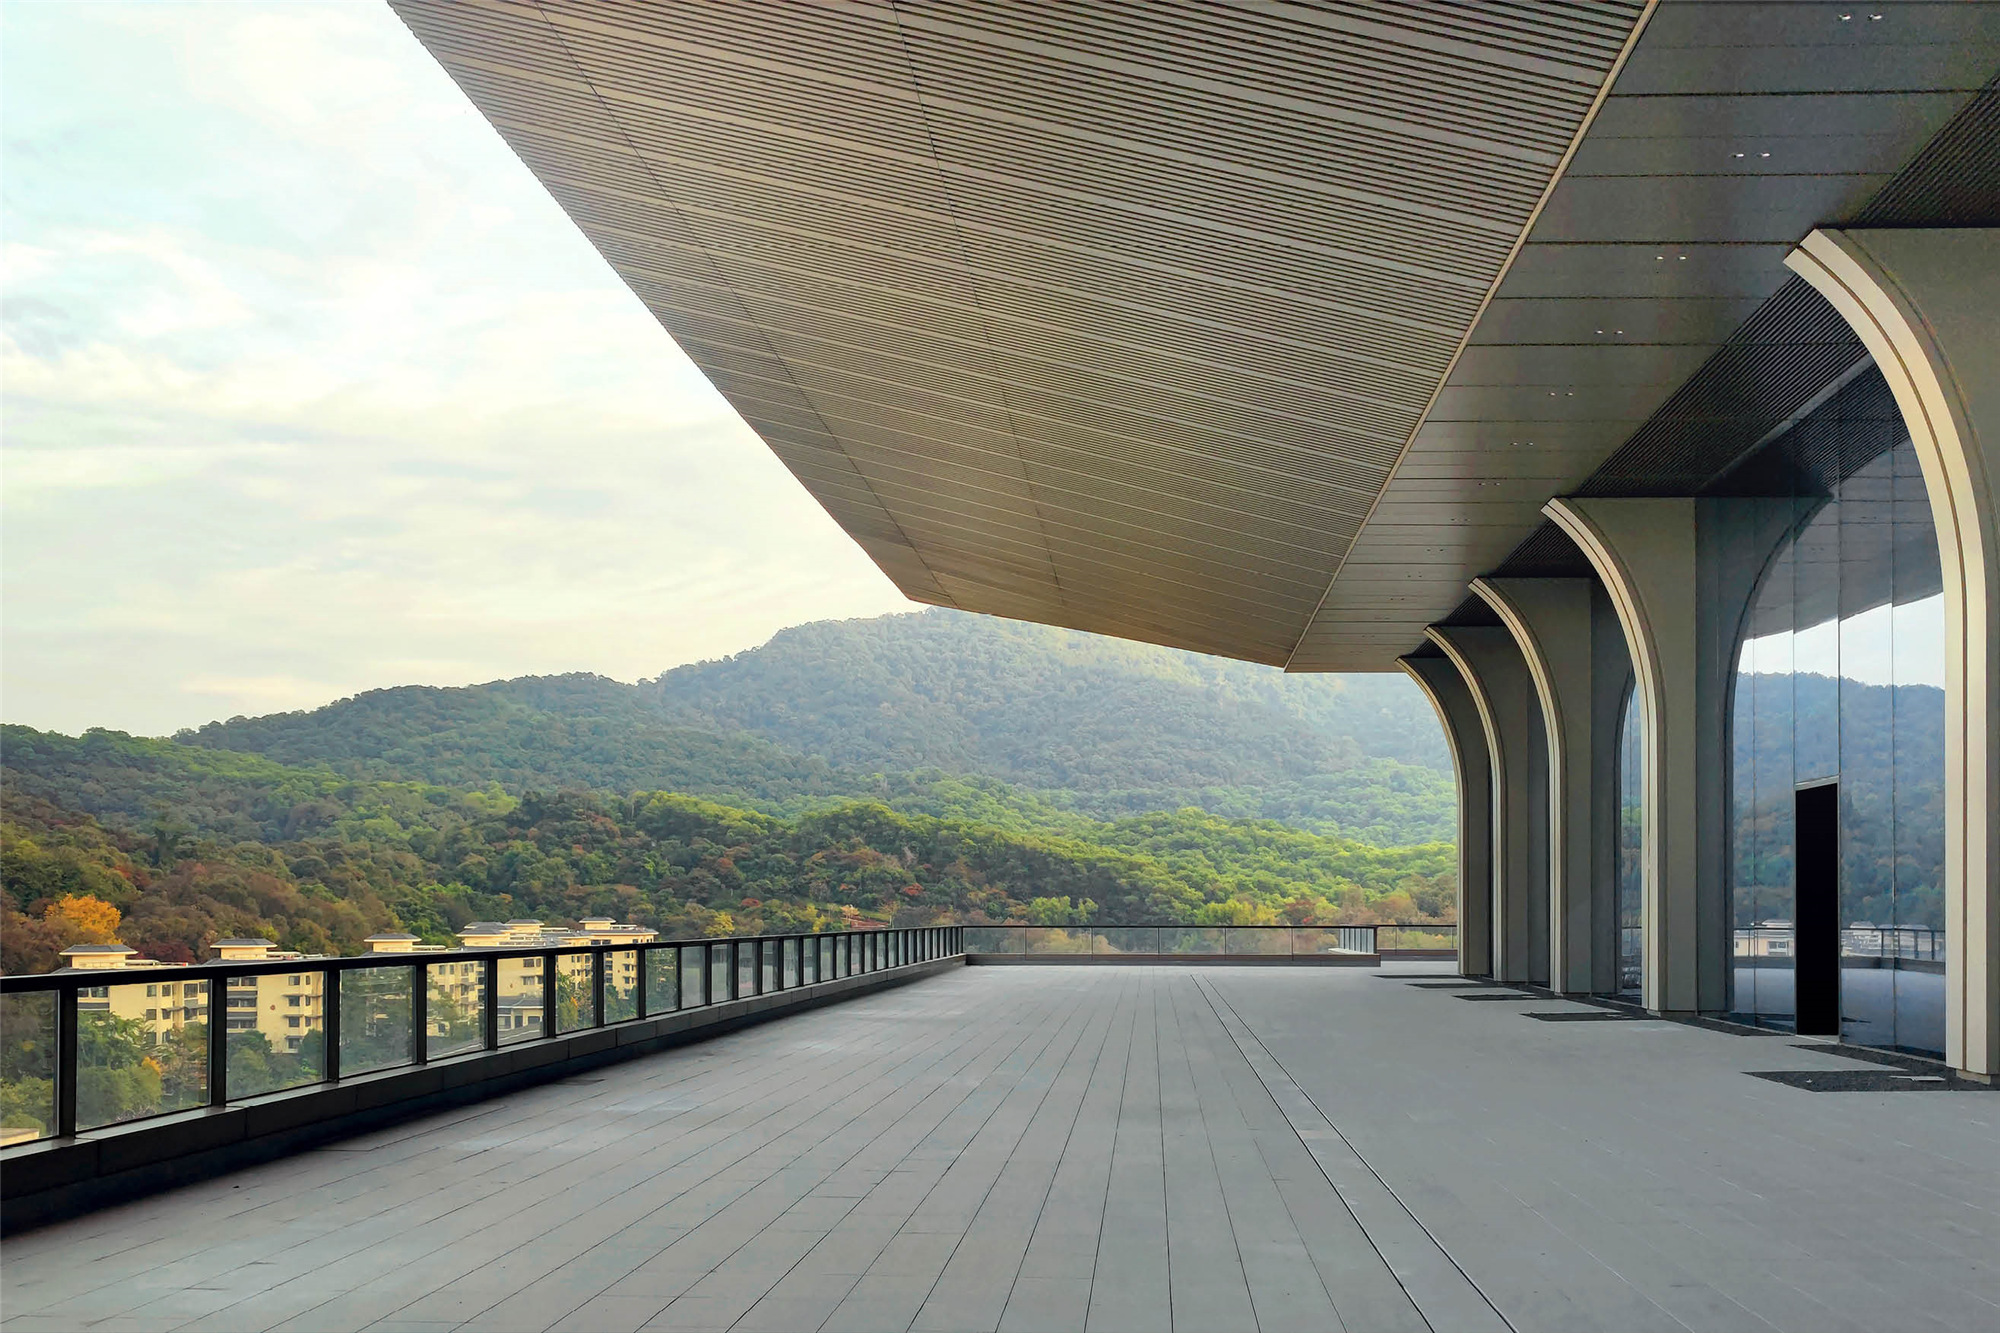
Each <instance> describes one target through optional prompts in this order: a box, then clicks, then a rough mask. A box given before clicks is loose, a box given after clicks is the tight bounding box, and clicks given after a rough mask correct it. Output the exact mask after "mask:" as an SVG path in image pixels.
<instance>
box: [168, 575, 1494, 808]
mask: <svg viewBox="0 0 2000 1333" xmlns="http://www.w3.org/2000/svg"><path fill="white" fill-rule="evenodd" d="M177 739H178V740H180V741H182V742H183V743H185V744H188V745H191V746H199V747H203V748H208V749H216V750H234V751H242V752H248V753H254V754H260V755H263V756H266V757H268V758H271V759H275V760H278V761H280V762H282V763H287V764H325V765H328V766H329V767H331V768H332V769H334V770H335V771H337V772H339V773H342V774H346V775H349V776H353V777H368V778H376V779H387V780H404V781H420V782H429V783H436V784H441V785H446V786H485V785H488V784H498V785H499V786H500V788H501V789H503V790H506V791H509V792H516V793H518V792H521V791H525V790H528V789H530V788H533V787H581V788H585V789H589V790H593V791H599V792H610V793H625V792H631V791H634V790H640V789H664V790H674V791H682V792H689V793H694V794H698V795H703V796H707V797H711V798H713V799H717V800H722V801H727V802H730V803H733V804H738V805H743V806H747V807H750V808H755V809H759V810H763V811H766V812H769V813H774V814H785V815H791V814H798V813H802V812H804V811H807V810H810V809H814V808H818V807H820V806H824V805H825V804H827V803H828V802H829V801H835V800H840V799H843V798H852V797H868V798H871V799H877V800H882V801H885V802H887V803H889V804H890V805H892V806H893V807H894V808H897V809H901V810H906V811H909V812H913V813H936V812H937V811H936V810H935V808H934V806H933V797H934V795H935V789H936V787H937V784H938V783H940V782H945V781H948V780H951V779H962V780H965V781H967V782H972V783H975V784H981V785H982V789H983V790H984V792H985V793H986V795H987V797H989V798H991V799H992V800H993V801H996V802H998V804H999V805H1001V806H1003V807H1006V808H1008V809H1011V810H1014V811H1016V812H1017V813H1019V812H1020V811H1022V810H1029V811H1033V812H1036V818H1037V819H1041V820H1042V822H1043V823H1044V824H1046V819H1045V818H1043V817H1044V816H1046V815H1048V814H1050V813H1053V812H1064V811H1066V812H1070V813H1073V814H1078V815H1083V816H1087V817H1090V818H1095V819H1111V818H1117V817H1119V816H1123V815H1132V814H1143V813H1148V812H1153V811H1169V810H1177V809H1180V808H1183V807H1190V806H1191V807H1196V808H1200V809H1204V810H1208V811H1211V812H1214V813H1217V814H1223V815H1228V816H1231V817H1236V818H1267V819H1276V820H1280V821H1282V822H1285V823H1289V824H1292V825H1294V826H1296V827H1299V828H1304V829H1309V830H1313V831H1317V832H1322V833H1335V834H1340V835H1344V836H1351V837H1356V838H1361V839H1364V840H1366V841H1371V842H1375V843H1378V844H1381V845H1399V844H1406V843H1416V842H1427V841H1434V840H1438V839H1446V838H1450V837H1451V836H1452V834H1453V828H1452V821H1453V804H1452V803H1453V800H1454V792H1453V787H1452V782H1451V778H1450V772H1449V765H1448V760H1447V758H1446V755H1445V751H1444V746H1443V739H1442V736H1441V734H1440V733H1439V731H1438V727H1437V724H1436V721H1435V719H1434V718H1433V717H1432V715H1431V712H1430V709H1429V706H1428V705H1427V704H1426V703H1425V702H1424V700H1423V698H1422V696H1421V695H1420V694H1419V693H1418V692H1417V690H1416V689H1415V687H1414V686H1412V685H1411V684H1410V683H1409V682H1408V681H1406V680H1404V679H1402V678H1401V677H1386V676H1382V677H1377V676H1286V675H1284V674H1283V673H1281V672H1277V671H1272V670H1270V669H1268V668H1264V667H1257V666H1251V665H1248V664H1244V663H1234V662H1225V661H1220V660H1217V659H1211V658H1204V657H1199V656H1196V655H1194V654H1190V653H1181V652H1175V651H1173V650H1171V649H1164V648H1154V647H1149V646H1145V645H1139V644H1128V643H1123V642H1120V641H1117V640H1111V639H1103V638H1098V637H1095V636H1091V635H1084V634H1075V633H1071V632H1069V631H1064V630H1055V629H1048V628H1045V627H1041V626H1033V625H1023V624H1015V623H1011V622H1006V621H1000V620H994V619H992V618H989V617H981V616H970V615H965V614H962V613H958V612H952V611H943V610H931V611H925V612H921V613H917V614H913V615H896V616H883V617H878V618H876V619H872V620H855V621H837V622H834V621H829V622H821V623H818V624H812V625H804V626H799V627H797V628H795V629H789V630H785V631H782V632H781V633H779V634H778V635H776V636H774V637H773V638H772V639H771V641H770V642H769V643H767V644H765V645H764V646H762V647H760V648H756V649H753V650H751V651H749V652H745V653H740V654H737V655H736V656H734V657H730V658H725V659H722V660H720V661H714V662H703V663H697V664H695V665H692V666H687V667H681V668H678V669H676V670H673V671H669V672H667V673H666V674H665V675H663V676H661V677H659V678H658V679H657V680H652V681H645V682H641V683H640V684H638V685H636V686H633V685H623V684H620V683H618V682H615V681H610V680H605V679H603V678H601V677H596V676H584V675H573V676H558V677H531V678H524V679H520V680H512V681H502V682H496V683H493V684H488V685H479V686H471V687H466V688H461V689H434V688H427V687H404V688H398V689H390V690H377V691H371V692H369V693H366V694H362V695H358V696H356V697H354V698H352V699H347V700H342V701H341V702H339V703H336V704H332V705H329V706H327V707H325V708H321V709H316V710H313V711H310V712H300V713H284V714H276V715H273V716H269V717H262V718H234V719H231V720H229V721H227V722H218V723H211V724H209V725H208V726H205V727H202V728H200V729H199V730H197V731H192V732H186V733H183V734H182V735H181V736H179V737H177ZM963 794H964V793H963V791H962V790H955V791H954V792H953V793H952V796H953V798H954V799H955V798H956V797H958V796H962V795H963Z"/></svg>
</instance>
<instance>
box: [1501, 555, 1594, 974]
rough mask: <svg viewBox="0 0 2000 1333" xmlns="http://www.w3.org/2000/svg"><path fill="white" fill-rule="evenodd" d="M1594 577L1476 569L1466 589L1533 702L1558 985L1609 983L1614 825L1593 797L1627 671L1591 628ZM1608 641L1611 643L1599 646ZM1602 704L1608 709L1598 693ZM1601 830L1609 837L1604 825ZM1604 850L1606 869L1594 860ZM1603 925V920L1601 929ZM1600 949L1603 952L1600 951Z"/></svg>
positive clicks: (1551, 962) (1551, 943)
mask: <svg viewBox="0 0 2000 1333" xmlns="http://www.w3.org/2000/svg"><path fill="white" fill-rule="evenodd" d="M1595 582H1596V581H1595V580H1593V579H1588V578H1580V579H1579V578H1482V579H1475V580H1473V583H1472V591H1473V592H1474V593H1475V594H1476V595H1477V596H1478V597H1479V598H1480V599H1481V600H1482V601H1484V602H1485V603H1486V604H1487V605H1488V606H1490V607H1492V608H1493V610H1494V611H1495V613H1497V614H1498V615H1499V617H1500V620H1501V623H1502V624H1504V625H1505V626H1506V627H1507V630H1508V632H1509V633H1511V634H1512V635H1513V636H1514V642H1515V645H1516V646H1517V647H1518V648H1519V649H1520V652H1521V657H1522V659H1523V660H1524V662H1525V663H1526V666H1527V669H1528V675H1529V677H1530V678H1531V679H1532V680H1533V681H1534V684H1535V694H1536V697H1537V700H1538V701H1539V703H1540V704H1541V714H1542V726H1543V728H1544V730H1545V731H1546V733H1547V748H1548V756H1549V759H1548V789H1549V790H1548V809H1549V820H1548V845H1549V862H1548V864H1549V871H1548V894H1549V907H1548V920H1549V938H1548V950H1549V976H1550V984H1551V986H1552V987H1553V988H1554V989H1555V990H1558V991H1563V992H1566V993H1572V994H1588V993H1590V992H1592V991H1606V990H1614V989H1616V967H1617V956H1616V928H1617V899H1616V884H1615V882H1614V879H1613V874H1615V857H1616V843H1615V830H1616V821H1617V809H1616V806H1615V804H1614V805H1613V806H1612V807H1611V809H1610V812H1609V813H1610V818H1609V820H1608V821H1606V820H1604V819H1603V818H1602V812H1601V811H1600V810H1599V809H1598V806H1599V805H1600V799H1599V798H1600V796H1601V794H1602V793H1603V792H1605V791H1606V790H1607V789H1610V790H1613V791H1615V788H1616V763H1617V748H1616V747H1617V738H1616V736H1615V734H1614V735H1612V736H1609V737H1607V736H1604V735H1602V734H1600V733H1601V730H1602V726H1601V723H1602V722H1603V721H1610V723H1611V725H1612V726H1613V727H1615V726H1616V720H1615V719H1616V716H1617V711H1616V709H1617V702H1618V699H1619V696H1621V695H1622V694H1623V691H1624V684H1625V678H1626V675H1627V673H1628V671H1629V667H1628V666H1627V663H1626V657H1625V654H1624V652H1623V651H1622V649H1621V648H1619V647H1618V646H1617V644H1616V642H1615V640H1614V642H1613V643H1612V644H1610V645H1606V644H1604V642H1603V639H1604V636H1603V635H1601V634H1600V633H1599V632H1598V623H1597V622H1598V620H1599V618H1600V617H1599V615H1598V610H1597V608H1598V604H1599V601H1600V597H1599V595H1598V594H1597V592H1596V588H1595ZM1607 646H1608V647H1610V649H1611V651H1609V652H1606V651H1604V649H1605V648H1606V647H1607ZM1607 701H1608V702H1609V703H1610V705H1611V707H1610V709H1609V710H1608V711H1609V712H1610V717H1609V718H1608V719H1607V718H1605V717H1604V714H1605V713H1606V712H1607V709H1606V707H1605V704H1606V702H1607ZM1607 831H1609V832H1611V834H1612V838H1610V839H1607V838H1606V837H1605V836H1604V834H1605V833H1606V832H1607ZM1606 852H1608V853H1609V854H1610V856H1611V858H1612V866H1611V868H1610V869H1611V873H1605V868H1604V867H1603V866H1601V865H1600V862H1602V861H1603V860H1604V859H1605V855H1604V854H1605V853H1606ZM1607 928H1608V929H1607ZM1607 946H1608V952H1609V956H1608V957H1606V956H1603V955H1605V954H1606V953H1607Z"/></svg>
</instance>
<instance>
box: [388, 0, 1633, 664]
mask: <svg viewBox="0 0 2000 1333" xmlns="http://www.w3.org/2000/svg"><path fill="white" fill-rule="evenodd" d="M392 3H393V5H394V8H395V9H396V11H397V12H398V13H399V14H400V15H401V16H402V17H403V18H404V20H405V21H406V22H407V23H408V24H409V26H410V27H411V29H412V30H413V31H414V32H415V33H416V35H417V36H418V38H419V39H420V40H422V41H423V43H424V44H425V45H426V46H427V47H428V48H429V49H430V50H431V52H432V53H433V54H434V55H435V56H436V57H437V58H438V59H439V61H440V62H442V63H443V65H444V66H445V68H446V69H447V70H448V71H449V72H450V73H451V75H452V77H453V78H454V79H456V80H457V81H458V83H459V85H460V86H461V87H462V88H464V90H465V91H466V93H467V95H468V96H469V97H470V98H471V99H472V101H473V102H474V103H475V104H476V105H477V106H478V108H479V109H480V110H481V111H482V112H483V113H484V114H485V115H486V116H487V118H488V119H489V120H490V121H492V123H493V124H494V125H495V126H496V127H497V128H498V129H499V131H500V133H501V134H502V135H504V136H505V138H506V139H507V141H508V142H509V143H510V144H511V145H512V146H513V148H514V149H515V151H516V152H517V153H518V154H519V155H520V156H521V158H522V160H523V161H524V162H526V163H527V165H528V166H529V168H530V169H532V170H533V171H534V172H535V174H536V175H537V176H538V177H539V178H540V179H541V180H542V181H543V183H544V184H545V185H546V186H547V187H548V189H549V190H550V192H551V193H552V194H553V195H554V196H555V198H556V199H557V200H558V201H559V202H560V203H561V205H562V206H563V207H564V208H565V209H566V210H568V212H569V214H570V216H571V217H572V218H574V219H575V221H576V223H577V225H578V226H579V227H580V228H582V230H583V231H584V233H585V234H586V235H587V236H588V237H589V238H590V240H591V241H592V242H593V243H594V244H595V245H596V246H597V248H598V249H599V251H600V252H602V253H603V255H604V256H605V258H606V259H607V260H608V261H609V262H610V263H611V264H612V266H613V267H614V268H615V269H616V270H617V272H618V273H619V275H620V276H621V277H622V278H623V279H624V280H625V282H626V283H627V284H628V285H630V287H631V288H632V290H633V291H634V292H635V293H637V294H638V296H639V297H640V299H641V300H643V301H644V302H645V303H646V304H647V306H648V307H649V308H650V309H651V310H652V311H653V313H654V314H655V315H656V316H657V317H658V318H659V320H660V322H661V323H662V324H663V325H664V326H665V327H666V328H667V329H668V330H669V331H670V332H671V333H672V334H673V336H674V337H675V338H676V339H677V340H678V341H679V342H680V344H681V346H682V347H684V348H685V349H686V350H687V352H688V354H689V355H690V356H692V357H693V358H694V360H695V361H696V362H697V363H698V364H699V365H700V366H701V367H702V369H703V370H704V371H705V372H706V373H707V374H708V376H709V378H710V379H711V380H712V381H713V382H714V383H715V385H716V386H717V387H718V388H719V389H720V390H721V391H722V392H723V393H724V394H725V395H726V396H727V397H728V398H729V400H730V401H731V402H732V403H733V404H734V405H735V407H736V408H737V410H738V411H740V412H741V413H742V415H743V417H744V418H745V420H747V421H748V422H749V423H750V425H751V426H752V427H753V428H754V429H756V430H757V432H758V433H759V434H760V435H761V436H762V437H763V438H764V440H765V441H766V442H767V443H768V444H769V445H770V447H771V448H772V450H773V451H774V452H776V453H777V455H778V456H779V457H780V458H781V459H783V460H784V462H785V464H786V465H787V466H788V467H790V468H791V470H792V471H793V473H794V474H795V475H796V476H797V477H798V478H799V479H800V481H801V482H803V483H804V484H805V485H806V486H807V487H808V488H809V489H810V490H811V491H812V493H813V494H814V495H815V496H816V497H817V498H818V499H819V500H820V502H821V503H822V504H823V505H824V506H825V507H826V509H827V511H828V512H829V513H830V514H832V515H833V517H834V518H835V519H836V520H837V521H839V522H840V523H841V525H842V526H843V527H845V528H846V530H847V531H848V532H849V533H851V534H852V535H853V537H854V539H855V540H856V541H857V542H859V543H860V544H861V546H862V547H863V548H864V549H865V550H866V551H867V552H868V553H869V555H870V556H872V557H873V558H874V560H875V561H876V563H877V564H878V565H880V566H881V568H882V569H883V570H884V572H886V573H887V574H888V575H889V577H890V578H891V579H893V580H894V581H895V582H896V584H897V585H898V586H899V587H900V588H901V589H902V590H903V591H904V592H905V593H907V594H908V595H909V596H911V597H912V598H915V599H916V600H918V601H923V602H932V603H939V604H944V605H950V606H957V607H962V608H965V609H968V610H974V611H985V612H992V613H996V614H999V615H1004V616H1011V617H1016V618H1020V619H1026V620H1035V621H1041V622H1045V623H1049V624H1056V625H1064V626H1069V627H1072V628H1077V629H1084V630H1094V631H1099V632H1104V633H1110V634H1118V635H1122V636H1125V637H1129V638H1136V639H1143V640H1147V641H1150V642H1155V643H1164V644H1170V645H1173V646H1176V647H1182V648H1190V649H1195V650H1197V651H1202V652H1210V653H1218V654H1223V655H1227V656H1231V657H1239V658H1247V659H1250V660H1254V661H1260V662H1269V663H1274V664H1281V663H1285V662H1287V661H1288V660H1290V659H1292V657H1293V655H1294V651H1295V649H1297V648H1298V647H1299V646H1300V644H1301V641H1302V638H1305V637H1306V635H1307V629H1308V626H1309V625H1310V624H1312V623H1313V622H1314V617H1315V612H1316V611H1318V610H1319V609H1320V605H1321V601H1322V598H1323V596H1324V595H1325V594H1326V593H1327V590H1328V586H1329V583H1330V581H1331V580H1332V579H1333V577H1334V574H1335V572H1336V571H1337V570H1338V569H1339V568H1340V565H1341V562H1342V560H1343V558H1344V557H1345V556H1346V555H1347V554H1348V552H1349V549H1350V547H1351V545H1352V543H1353V542H1354V539H1355V537H1356V535H1357V533H1358V532H1359V531H1360V529H1361V526H1362V524H1363V522H1364V520H1365V519H1366V518H1367V516H1368V515H1369V513H1370V511H1371V509H1372V508H1373V507H1374V506H1375V504H1376V502H1377V498H1378V496H1380V495H1381V493H1382V491H1383V488H1384V486H1385V485H1386V484H1387V482H1388V481H1389V477H1390V473H1391V471H1392V470H1393V469H1394V468H1395V466H1396V463H1397V460H1398V459H1399V457H1401V455H1402V453H1403V451H1404V448H1405V446H1406V445H1407V444H1408V443H1409V441H1410V439H1411V436H1412V434H1413V433H1414V432H1415V431H1416V429H1417V427H1418V425H1419V423H1420V422H1421V421H1422V419H1423V417H1424V413H1425V411H1426V409H1427V407H1428V406H1429V404H1430V403H1431V401H1432V399H1433V397H1434V395H1436V393H1437V392H1438V390H1439V388H1440V385H1441V383H1442V381H1443V379H1444V377H1445V375H1446V373H1447V372H1448V370H1449V369H1450V367H1451V366H1452V363H1453V359H1454V357H1455V356H1456V355H1457V353H1458V352H1459V349H1460V347H1461V345H1462V343H1463V342H1464V341H1465V339H1466V337H1467V336H1468V334H1469V332H1470V330H1471V328H1472V326H1473V324H1474V322H1475V320H1476V319H1477V318H1478V316H1479V313H1480V311H1481V309H1482V308H1483V306H1484V304H1485V302H1486V300H1487V298H1488V296H1489V294H1490V292H1491V291H1492V289H1493V287H1494V285H1495V283H1496V282H1497V281H1498V280H1499V278H1500V276H1501V274H1502V272H1503V270H1504V269H1505V267H1506V265H1507V263H1508V259H1509V256H1510V255H1511V254H1512V253H1513V252H1514V250H1515V248H1516V246H1517V245H1518V244H1519V242H1520V240H1521V238H1522V237H1523V235H1524V233H1525V231H1526V229H1527V228H1528V226H1529V224H1530V223H1531V221H1532V220H1533V218H1534V216H1535V212H1536V210H1537V208H1538V207H1539V206H1540V204H1541V201H1542V200H1543V198H1544V195H1545V193H1546V192H1547V191H1548V189H1549V187H1550V185H1551V182H1552V181H1553V179H1554V177H1555V175H1556V173H1557V171H1558V168H1559V165H1560V164H1561V162H1562V161H1563V159H1564V157H1565V155H1566V154H1567V153H1568V152H1569V151H1570V150H1571V148H1572V146H1573V144H1574V142H1575V140H1576V139H1577V136H1578V134H1579V132H1580V130H1581V128H1582V127H1583V125H1584V123H1585V121H1586V119H1587V117H1588V115H1589V112H1590V110H1591V108H1592V105H1593V102H1594V100H1595V99H1597V98H1598V96H1599V94H1600V91H1601V90H1602V89H1603V87H1604V85H1605V83H1606V81H1607V79H1608V77H1609V76H1610V73H1611V71H1612V70H1613V68H1614V66H1615V64H1616V62H1617V61H1618V60H1619V58H1620V56H1621V53H1622V52H1623V51H1624V50H1625V49H1626V47H1627V45H1628V43H1629V41H1630V39H1631V38H1632V36H1633V34H1634V31H1635V26H1636V25H1637V23H1638V21H1639V18H1640V16H1641V14H1642V12H1643V11H1644V8H1645V6H1644V4H1643V3H1642V0H1571V2H1569V3H1562V4H1554V3H1519V4H1502V3H1497V2H1492V3H1482V4H1479V5H1464V4H1456V3H1446V2H1444V0H1401V2H1398V0H1376V2H1375V3H1369V4H1333V5H1324V6H1282V5H1249V4H1244V5H1230V4H1221V3H1201V4H1187V5H1171V4H1165V3H1154V2H1151V0H1148V2H1146V3H1137V2H1135V3H1130V4H1113V3H1096V4H1092V5H1088V6H1078V5H1055V6H1047V5H1030V4H1014V3H1002V2H1000V0H976V2H975V0H965V2H964V3H922V4H916V3H903V4H895V5H892V4H887V3H842V4H832V3H822V4H799V3H785V4H780V3H775V2H773V3H764V4H731V5H723V4H693V3H690V4H674V5H643V6H642V5H637V4H612V3H602V2H598V0H589V2H586V0H547V3H541V4H524V3H502V2H498V0H449V2H446V0H392ZM1475 572H1476V571H1475ZM1451 577H1452V578H1453V579H1455V580H1456V582H1457V584H1458V586H1459V587H1460V589H1461V590H1462V587H1463V583H1464V579H1465V577H1466V576H1465V575H1464V574H1463V573H1460V572H1456V571H1453V572H1452V573H1451ZM1354 609H1358V607H1357V608H1349V610H1350V611H1351V610H1354ZM1323 619H1324V618H1323V617H1322V620H1323ZM1405 640H1407V635H1406V636H1405ZM1407 647H1408V643H1407V641H1404V642H1401V643H1399V644H1398V645H1396V651H1401V650H1402V649H1405V648H1407ZM1385 653H1386V655H1385ZM1364 655H1365V654H1364ZM1374 655H1375V656H1380V657H1382V658H1383V660H1384V661H1387V660H1388V659H1390V658H1393V656H1394V655H1395V652H1394V651H1386V649H1385V650H1381V651H1377V652H1376V653H1375V654H1374ZM1336 656H1346V654H1336ZM1373 665H1378V666H1379V665H1380V663H1373Z"/></svg>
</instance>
